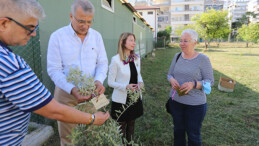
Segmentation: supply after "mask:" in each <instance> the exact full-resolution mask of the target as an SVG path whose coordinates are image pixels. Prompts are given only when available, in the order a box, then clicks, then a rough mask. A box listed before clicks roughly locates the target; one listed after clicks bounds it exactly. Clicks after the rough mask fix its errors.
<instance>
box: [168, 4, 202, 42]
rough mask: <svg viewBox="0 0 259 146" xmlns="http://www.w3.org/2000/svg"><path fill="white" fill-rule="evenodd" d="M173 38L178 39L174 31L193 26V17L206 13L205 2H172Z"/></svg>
mask: <svg viewBox="0 0 259 146" xmlns="http://www.w3.org/2000/svg"><path fill="white" fill-rule="evenodd" d="M170 12H171V26H172V31H173V32H172V37H178V36H177V35H176V34H174V30H176V29H178V27H181V26H184V25H188V24H193V23H194V22H192V21H191V19H192V17H193V16H195V15H196V14H201V13H203V12H204V0H171V8H170Z"/></svg>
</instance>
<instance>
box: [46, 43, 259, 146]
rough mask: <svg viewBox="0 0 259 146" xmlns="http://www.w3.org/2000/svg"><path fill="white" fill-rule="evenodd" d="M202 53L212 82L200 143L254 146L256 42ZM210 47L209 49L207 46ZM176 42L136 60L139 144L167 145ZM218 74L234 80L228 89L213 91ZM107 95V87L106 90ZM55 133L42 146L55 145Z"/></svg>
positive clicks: (258, 95) (258, 139) (257, 137)
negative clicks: (141, 90)
mask: <svg viewBox="0 0 259 146" xmlns="http://www.w3.org/2000/svg"><path fill="white" fill-rule="evenodd" d="M211 45H212V47H210V48H209V50H208V51H206V52H204V46H203V44H200V45H199V46H197V51H199V52H202V53H204V54H206V55H207V56H209V58H210V60H211V63H212V66H213V69H214V78H215V84H214V86H213V88H212V93H211V94H210V95H209V96H208V97H207V101H208V111H207V115H206V117H205V120H204V122H203V126H202V144H203V145H231V146H232V145H251V146H254V145H259V46H258V45H257V46H256V45H253V46H251V47H250V48H245V43H231V44H228V43H224V44H220V47H219V48H217V47H216V44H211ZM213 46H215V47H213ZM176 52H180V49H179V47H178V46H173V47H171V48H168V49H165V50H156V51H155V54H156V56H155V57H152V56H151V55H148V57H146V58H144V59H142V71H141V72H142V76H143V79H144V82H145V88H146V92H145V94H144V96H143V104H144V115H143V116H142V117H140V118H139V119H137V121H136V127H135V137H136V138H139V140H140V141H141V142H142V144H143V145H146V146H160V145H172V143H173V139H174V138H173V119H172V117H171V115H169V114H168V113H166V110H165V103H166V101H167V99H168V98H169V91H170V88H171V87H170V85H169V83H168V81H167V78H166V75H167V72H168V70H169V67H170V64H171V61H172V59H173V57H174V54H175V53H176ZM220 76H224V77H229V78H232V79H234V80H235V81H236V86H235V90H234V92H233V93H224V92H220V91H219V90H218V89H217V85H218V81H219V78H220ZM106 91H107V92H106V94H108V95H111V93H112V89H111V88H107V90H106ZM54 129H55V135H54V136H53V137H52V138H51V139H50V140H49V141H48V142H47V143H46V144H44V145H59V138H58V132H57V126H56V125H55V128H54Z"/></svg>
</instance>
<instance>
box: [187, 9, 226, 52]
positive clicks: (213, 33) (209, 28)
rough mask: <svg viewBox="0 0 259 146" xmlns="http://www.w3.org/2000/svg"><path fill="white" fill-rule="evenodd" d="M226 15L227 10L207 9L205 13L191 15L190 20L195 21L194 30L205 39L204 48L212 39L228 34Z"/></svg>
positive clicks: (221, 37) (224, 36)
mask: <svg viewBox="0 0 259 146" xmlns="http://www.w3.org/2000/svg"><path fill="white" fill-rule="evenodd" d="M227 15H228V12H227V11H216V10H214V9H210V10H209V9H207V12H206V13H202V14H200V15H199V14H197V15H195V17H193V19H192V21H194V22H195V26H196V30H197V31H198V33H199V34H200V36H201V37H202V38H203V39H204V40H205V46H206V50H207V49H208V45H209V43H210V41H211V40H212V39H217V40H219V39H223V38H226V37H227V36H228V33H229V32H230V29H229V25H228V18H227ZM218 45H219V44H218Z"/></svg>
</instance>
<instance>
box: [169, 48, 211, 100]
mask: <svg viewBox="0 0 259 146" xmlns="http://www.w3.org/2000/svg"><path fill="white" fill-rule="evenodd" d="M177 55H178V53H177V54H176V55H175V57H174V59H173V61H172V63H171V66H170V69H169V72H168V74H167V79H168V81H169V80H170V79H171V78H174V79H176V80H177V81H178V83H179V84H180V86H181V85H182V84H183V83H185V82H192V81H194V80H196V81H206V82H210V83H211V86H212V85H213V84H214V77H213V69H212V66H211V63H210V60H209V58H208V57H207V56H206V55H204V54H201V53H199V54H198V56H196V57H195V58H192V59H184V58H183V57H182V55H181V56H180V57H179V59H178V61H177V63H176V64H175V61H176V56H177ZM173 91H174V90H173V88H171V91H170V94H169V95H170V97H172V95H173ZM174 100H175V101H177V102H180V103H182V104H187V105H201V104H205V103H206V102H207V99H206V95H205V93H204V92H203V91H202V90H201V89H192V90H191V91H190V92H189V93H188V94H187V95H184V96H181V97H179V95H178V94H177V92H175V95H174Z"/></svg>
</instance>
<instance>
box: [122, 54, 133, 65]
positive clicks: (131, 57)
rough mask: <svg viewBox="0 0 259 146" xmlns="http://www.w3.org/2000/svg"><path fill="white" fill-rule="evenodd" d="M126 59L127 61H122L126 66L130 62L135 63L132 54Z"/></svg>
mask: <svg viewBox="0 0 259 146" xmlns="http://www.w3.org/2000/svg"><path fill="white" fill-rule="evenodd" d="M125 58H126V59H125V60H122V61H123V64H124V65H126V64H128V63H129V62H134V56H133V54H130V55H129V56H126V55H125Z"/></svg>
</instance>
